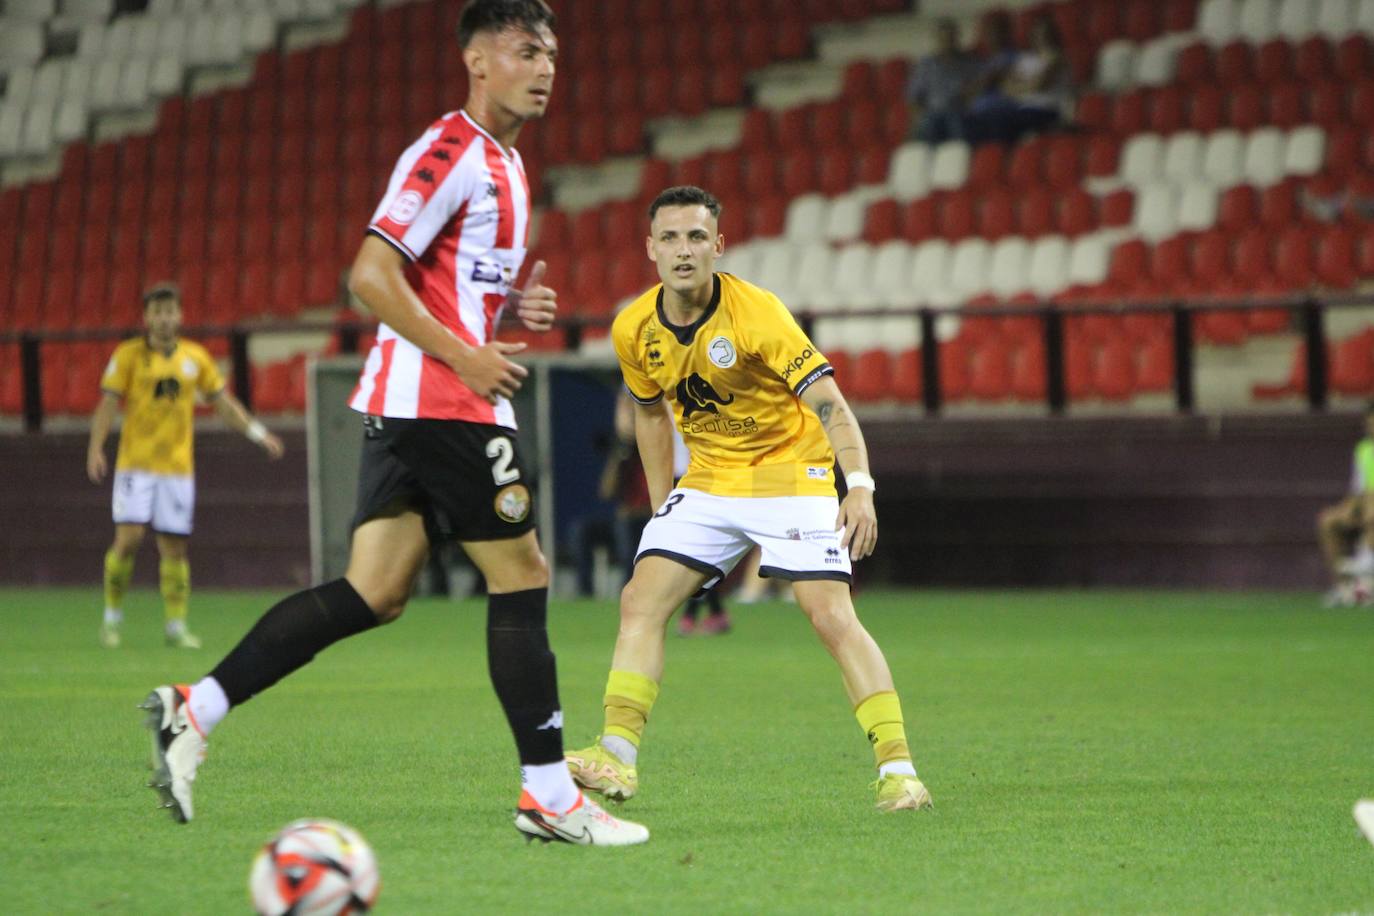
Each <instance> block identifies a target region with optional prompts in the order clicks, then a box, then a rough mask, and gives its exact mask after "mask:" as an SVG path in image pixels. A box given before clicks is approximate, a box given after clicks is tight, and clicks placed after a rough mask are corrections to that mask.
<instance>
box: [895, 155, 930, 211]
mask: <svg viewBox="0 0 1374 916" xmlns="http://www.w3.org/2000/svg"><path fill="white" fill-rule="evenodd" d="M930 159H931V152H930V147H929V146H928V145H927V144H925V143H904V144H902V145H901V146H899V147H897V151H896V152H895V153H893V154H892V166H891V170H890V171H889V173H888V176H887V183H888V186H889V187H891V189H892V194H893V196H894V197H896V198H897V199H898V200H900V201H909V200H915V199H916V198H918V197H925V196H926V195H927V194H929V193H930Z"/></svg>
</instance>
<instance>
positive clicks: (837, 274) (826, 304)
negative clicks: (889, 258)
mask: <svg viewBox="0 0 1374 916" xmlns="http://www.w3.org/2000/svg"><path fill="white" fill-rule="evenodd" d="M872 274H873V246H871V245H865V244H862V243H859V244H856V245H846V246H845V247H844V248H841V249H840V253H839V254H838V255H837V256H836V257H835V264H834V269H833V270H832V271H831V272H830V275H829V277H828V278H827V282H826V284H825V285H824V287H823V288H821V289H819V290H817V292H816V296H815V298H814V301H813V302H812V306H813V307H814V308H815V309H816V310H817V311H830V312H833V311H842V310H844V309H867V308H873V307H874V306H876V305H877V304H878V298H877V295H876V294H875V293H874V291H873V287H872Z"/></svg>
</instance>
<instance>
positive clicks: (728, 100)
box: [707, 61, 746, 107]
mask: <svg viewBox="0 0 1374 916" xmlns="http://www.w3.org/2000/svg"><path fill="white" fill-rule="evenodd" d="M745 94H746V91H745V84H744V69H743V67H741V66H740V65H738V64H736V63H734V62H733V61H730V62H725V63H721V64H719V65H718V66H716V67H715V68H713V69H712V70H711V76H710V84H709V86H708V88H707V96H708V100H709V102H710V103H711V104H712V105H714V106H718V107H728V106H731V105H738V104H740V103H741V102H743V101H744V98H745Z"/></svg>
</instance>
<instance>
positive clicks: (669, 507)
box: [654, 493, 685, 518]
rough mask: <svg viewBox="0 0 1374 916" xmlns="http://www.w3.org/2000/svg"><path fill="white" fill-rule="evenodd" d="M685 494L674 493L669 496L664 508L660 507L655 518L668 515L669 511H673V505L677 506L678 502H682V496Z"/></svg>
mask: <svg viewBox="0 0 1374 916" xmlns="http://www.w3.org/2000/svg"><path fill="white" fill-rule="evenodd" d="M684 495H685V494H683V493H674V494H673V495H671V496H669V497H668V499H667V501H665V502H664V503H663V508H662V509H659V510H658V511H657V512H655V513H654V518H663V516H665V515H667V514H668V513H669V512H672V511H673V506H676V505H677V504H678V503H680V502H682V497H683V496H684Z"/></svg>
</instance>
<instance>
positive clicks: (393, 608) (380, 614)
mask: <svg viewBox="0 0 1374 916" xmlns="http://www.w3.org/2000/svg"><path fill="white" fill-rule="evenodd" d="M367 606H368V607H370V608H372V613H374V614H376V615H377V623H378V624H386V623H392V622H394V621H396V620H399V619H400V618H401V615H402V614H404V613H405V610H406V603H405V602H404V601H389V602H384V603H382V604H380V605H377V604H373V603H372V602H371V601H369V602H368V603H367Z"/></svg>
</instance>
